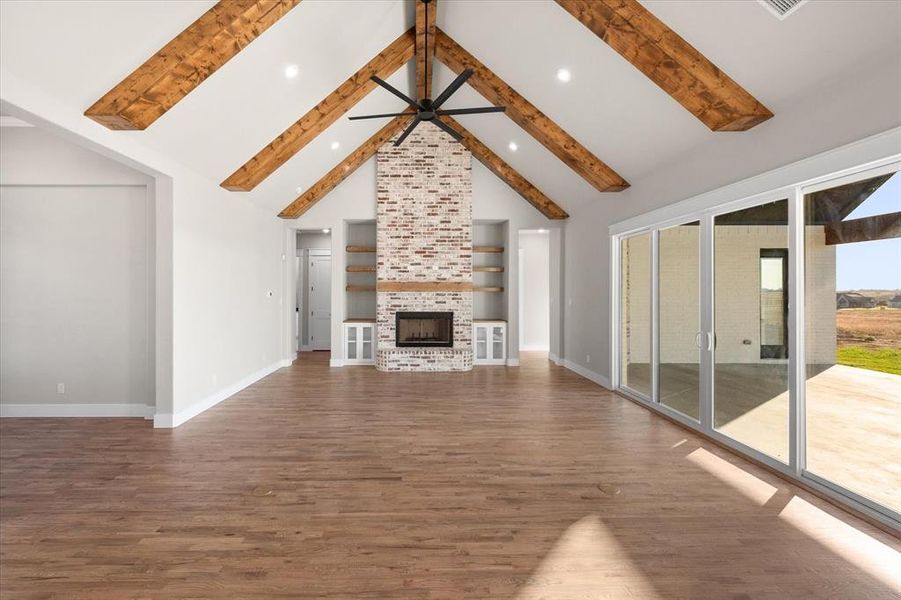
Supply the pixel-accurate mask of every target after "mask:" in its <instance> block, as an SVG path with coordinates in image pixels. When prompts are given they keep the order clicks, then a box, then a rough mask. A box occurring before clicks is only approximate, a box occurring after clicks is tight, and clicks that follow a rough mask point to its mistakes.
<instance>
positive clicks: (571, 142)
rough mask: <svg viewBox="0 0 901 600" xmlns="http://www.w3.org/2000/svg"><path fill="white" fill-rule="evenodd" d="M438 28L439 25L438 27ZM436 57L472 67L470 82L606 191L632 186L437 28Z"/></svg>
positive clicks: (460, 68)
mask: <svg viewBox="0 0 901 600" xmlns="http://www.w3.org/2000/svg"><path fill="white" fill-rule="evenodd" d="M436 29H437V28H436ZM436 38H437V39H436V41H437V42H438V43H437V44H436V46H435V58H437V59H438V60H440V61H441V62H443V63H444V64H445V65H447V66H448V67H449V68H450V69H451V70H452V71H454V72H455V73H457V74H459V73H461V72H462V71H463V70H464V69H467V68H468V69H472V70H473V75H472V77H470V78H469V81H468V83H469V84H470V85H471V86H472V87H473V88H474V89H475V90H476V91H477V92H479V93H480V94H482V95H483V96H484V97H485V98H486V99H487V100H488V101H489V102H490V103H491V104H495V105H498V106H506V107H507V111H506V115H507V116H508V117H510V118H511V119H513V120H514V121H515V122H516V123H517V124H518V125H519V126H520V127H522V128H523V129H524V130H526V131H527V132H528V133H529V134H530V135H532V137H534V138H535V139H536V140H538V141H539V142H541V144H543V145H544V147H545V148H547V149H548V150H550V151H551V152H552V153H553V154H554V155H555V156H556V157H557V158H559V159H560V160H562V161H563V162H564V163H566V165H567V166H569V168H571V169H572V170H573V171H575V172H576V173H578V174H579V175H581V176H582V177H583V178H584V179H585V180H586V181H587V182H588V183H590V184H591V185H593V186H594V187H595V188H596V189H598V190H600V191H602V192H618V191H620V190H624V189H626V188H627V187H629V184H628V183H627V182H626V180H625V179H623V178H622V177H620V176H619V175H618V174H617V173H616V171H614V170H613V169H611V168H610V167H608V166H607V165H606V164H604V162H603V161H601V159H599V158H598V157H596V156H595V155H594V154H592V153H591V152H589V151H588V149H587V148H585V146H583V145H582V144H580V143H579V142H578V141H576V140H575V139H574V138H573V137H572V136H571V135H569V134H568V133H566V132H565V131H563V129H561V128H560V126H558V125H557V124H556V123H554V122H553V121H552V120H551V119H550V118H549V117H548V116H547V115H545V114H544V113H542V112H541V111H540V110H538V109H537V108H535V106H533V105H532V104H531V103H530V102H529V101H528V100H526V99H525V98H523V97H522V96H521V95H520V94H519V93H518V92H517V91H516V90H514V89H513V88H511V87H510V86H509V85H507V83H506V82H504V80H502V79H501V78H500V77H498V76H497V75H495V74H494V73H493V72H491V70H490V69H488V67H486V66H485V65H483V64H482V63H481V62H479V61H478V60H477V59H476V58H475V57H474V56H473V55H472V54H470V53H469V52H467V51H466V50H465V49H463V48H462V47H461V46H460V45H459V44H457V43H456V42H455V41H454V40H452V39H451V38H450V37H449V36H448V35H447V34H446V33H444V32H443V31H441V30H440V29H437V35H436Z"/></svg>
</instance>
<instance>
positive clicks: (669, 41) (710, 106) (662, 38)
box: [557, 0, 773, 131]
mask: <svg viewBox="0 0 901 600" xmlns="http://www.w3.org/2000/svg"><path fill="white" fill-rule="evenodd" d="M557 4H559V5H560V6H562V7H563V8H564V9H565V10H566V11H567V12H569V13H570V14H571V15H572V16H574V17H575V18H576V19H578V20H579V21H580V22H581V23H582V24H583V25H585V26H586V27H587V28H588V29H590V30H591V31H592V32H594V33H595V34H596V35H597V36H598V37H599V38H601V39H602V40H603V41H604V42H606V43H607V44H608V45H609V46H610V47H611V48H613V49H614V50H616V51H617V52H618V53H619V54H620V55H621V56H622V57H623V58H625V59H626V60H628V61H629V62H630V63H632V64H633V65H634V66H635V67H636V68H638V70H639V71H641V72H642V73H644V74H645V75H646V76H647V77H648V78H650V79H651V80H652V81H653V82H654V83H656V84H657V85H658V86H660V88H661V89H663V91H665V92H666V93H667V94H669V95H670V96H672V97H673V98H674V99H675V100H676V101H677V102H679V104H681V105H682V106H684V107H685V109H686V110H688V111H689V112H690V113H692V114H693V115H694V116H696V117H697V118H698V119H700V120H701V121H702V122H703V123H704V124H705V125H707V127H709V128H710V129H712V130H713V131H746V130H748V129H751V128H752V127H754V126H755V125H758V124H760V123H762V122H763V121H766V120H767V119H769V118H770V117H772V116H773V113H772V112H770V110H769V109H768V108H767V107H765V106H764V105H763V104H761V103H760V102H759V101H758V100H757V99H756V98H754V96H752V95H751V94H749V93H748V92H747V90H745V89H744V88H743V87H741V86H740V85H738V84H737V83H736V82H735V81H733V80H732V78H730V77H729V76H728V75H726V74H725V73H723V72H722V71H720V70H719V69H718V68H717V66H716V65H714V64H713V63H712V62H710V61H709V60H707V58H706V57H705V56H704V55H703V54H701V53H700V52H699V51H698V50H697V49H696V48H695V47H694V46H692V45H691V44H689V43H688V42H686V41H685V40H684V39H682V38H681V37H680V36H679V34H677V33H676V32H674V31H673V30H672V29H670V28H669V27H667V26H666V24H665V23H663V22H662V21H661V20H660V19H658V18H657V17H655V16H654V15H653V14H652V13H651V12H650V11H649V10H647V9H646V8H645V7H643V6H642V5H641V4H640V3H639V2H637V0H557Z"/></svg>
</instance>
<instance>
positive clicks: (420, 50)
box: [415, 0, 438, 100]
mask: <svg viewBox="0 0 901 600" xmlns="http://www.w3.org/2000/svg"><path fill="white" fill-rule="evenodd" d="M415 1H416V98H415V100H422V99H423V98H431V97H432V64H433V62H434V61H433V59H434V58H435V18H436V17H437V16H438V0H430V1H429V2H428V3H426V2H423V1H422V0H415ZM427 14H428V18H426V16H427ZM426 33H428V37H427V36H426ZM427 42H428V43H427Z"/></svg>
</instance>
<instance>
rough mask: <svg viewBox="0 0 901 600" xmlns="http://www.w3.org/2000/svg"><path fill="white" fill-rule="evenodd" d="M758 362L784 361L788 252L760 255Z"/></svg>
mask: <svg viewBox="0 0 901 600" xmlns="http://www.w3.org/2000/svg"><path fill="white" fill-rule="evenodd" d="M760 358H788V249H785V248H780V249H776V250H773V249H763V250H761V251H760Z"/></svg>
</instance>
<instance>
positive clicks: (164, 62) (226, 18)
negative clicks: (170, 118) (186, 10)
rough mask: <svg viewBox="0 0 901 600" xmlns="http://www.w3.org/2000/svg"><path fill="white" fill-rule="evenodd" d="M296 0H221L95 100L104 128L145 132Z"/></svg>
mask: <svg viewBox="0 0 901 600" xmlns="http://www.w3.org/2000/svg"><path fill="white" fill-rule="evenodd" d="M298 4H300V0H222V1H221V2H218V3H217V4H216V5H215V6H213V7H212V8H211V9H209V10H208V11H206V12H205V13H204V14H203V15H201V16H200V18H199V19H197V20H196V21H194V22H193V23H192V24H191V25H189V26H188V28H187V29H185V30H184V31H182V32H181V33H179V34H178V35H177V36H175V38H174V39H173V40H172V41H170V42H169V43H168V44H166V45H165V46H163V47H162V48H161V49H160V50H159V51H158V52H157V53H156V54H154V55H153V56H151V57H150V58H149V59H148V60H147V62H145V63H144V64H143V65H141V66H140V67H138V68H137V69H135V71H134V72H132V74H131V75H129V76H128V77H126V78H125V79H123V80H122V81H121V82H120V83H119V84H117V85H116V86H115V87H113V89H111V90H110V91H108V92H107V93H106V94H104V96H103V97H102V98H100V99H99V100H98V101H97V102H95V103H94V104H93V105H92V106H91V107H90V108H88V110H86V111H85V113H84V114H85V116H86V117H89V118H91V119H93V120H94V121H97V122H98V123H100V124H101V125H103V126H105V127H108V128H109V129H117V130H135V129H146V128H147V127H149V126H150V125H151V124H152V123H153V122H154V121H156V120H157V119H158V118H160V117H161V116H163V115H164V114H165V113H166V111H168V110H169V109H170V108H172V107H173V106H175V104H176V103H178V101H179V100H181V99H182V98H184V97H185V96H187V95H188V94H189V93H191V92H192V91H193V90H194V89H195V88H196V87H197V86H198V85H200V84H201V83H203V81H204V80H205V79H206V78H207V77H209V76H210V75H212V74H213V73H215V72H216V70H218V69H219V67H221V66H222V65H224V64H225V63H227V62H228V61H229V60H230V59H231V58H232V57H234V56H235V55H236V54H237V53H238V52H240V51H241V50H242V49H243V48H244V47H245V46H247V45H248V44H249V43H251V42H252V41H253V40H255V39H256V38H257V37H258V36H259V35H261V34H262V33H263V32H264V31H266V30H267V29H268V28H269V27H270V26H271V25H273V24H274V23H275V22H276V21H278V20H279V19H281V18H282V17H283V16H285V14H287V13H288V11H290V10H291V9H292V8H294V7H295V6H297V5H298Z"/></svg>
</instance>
